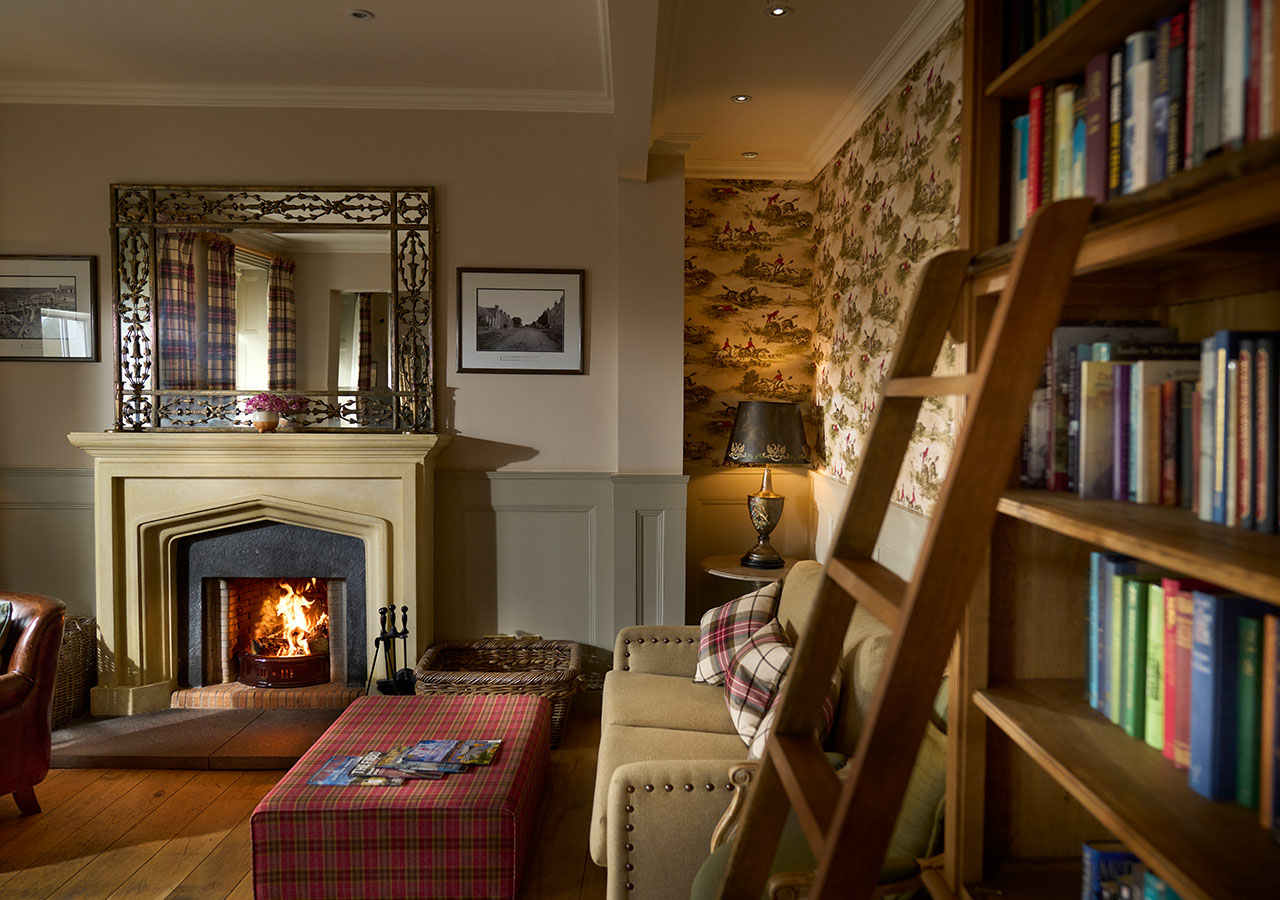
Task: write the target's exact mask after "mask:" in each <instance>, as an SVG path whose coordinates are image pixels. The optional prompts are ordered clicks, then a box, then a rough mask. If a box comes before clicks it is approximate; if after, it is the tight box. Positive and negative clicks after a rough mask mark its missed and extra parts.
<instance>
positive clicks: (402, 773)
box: [307, 738, 502, 787]
mask: <svg viewBox="0 0 1280 900" xmlns="http://www.w3.org/2000/svg"><path fill="white" fill-rule="evenodd" d="M501 744H502V741H501V740H487V739H486V740H472V739H467V740H436V739H430V738H428V739H423V740H421V741H418V742H417V743H415V744H403V745H400V746H396V747H391V748H389V749H378V750H370V751H369V752H367V753H363V754H361V755H359V756H332V757H330V758H329V760H328V761H327V762H326V763H325V764H324V766H322V767H321V769H320V771H319V772H317V773H316V774H315V775H313V776H312V777H311V778H310V779H309V780H308V781H307V784H316V785H329V786H341V787H347V786H353V785H354V786H358V787H399V786H400V785H402V784H404V783H405V781H408V780H413V779H426V780H431V781H436V780H439V779H441V778H444V777H445V776H446V775H450V774H459V773H462V772H466V771H467V770H468V769H469V768H470V767H471V766H487V765H489V764H490V763H491V762H493V758H494V755H495V754H496V753H497V752H498V747H499V746H500V745H501Z"/></svg>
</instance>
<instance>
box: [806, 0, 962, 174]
mask: <svg viewBox="0 0 1280 900" xmlns="http://www.w3.org/2000/svg"><path fill="white" fill-rule="evenodd" d="M963 10H964V3H963V0H923V2H921V3H920V4H919V5H918V6H917V7H916V8H915V11H914V12H912V13H911V16H910V18H908V19H907V21H906V22H905V23H904V24H903V26H902V27H901V28H899V29H898V33H897V34H895V35H894V36H893V40H891V41H889V43H888V44H887V45H886V46H885V48H884V50H883V51H882V52H881V53H880V55H879V56H878V57H877V58H876V61H875V62H874V63H872V64H871V68H870V69H868V70H867V73H866V74H865V75H863V76H862V79H861V80H860V81H859V82H858V84H857V85H856V86H855V87H854V89H853V91H852V93H850V94H849V96H848V97H847V98H846V99H845V101H844V103H842V104H841V105H840V108H839V109H838V110H836V114H835V115H834V116H832V117H831V121H830V122H828V123H827V126H826V127H825V128H824V129H823V130H822V131H821V132H819V134H818V136H817V137H816V138H815V139H814V141H813V144H812V145H810V147H809V150H808V152H807V153H806V154H805V162H804V167H805V171H806V172H808V173H809V174H808V177H809V178H816V177H817V176H818V174H819V173H821V171H822V169H823V167H824V166H825V165H826V164H827V162H828V161H830V159H831V157H833V156H835V154H836V151H837V150H839V149H840V146H841V145H842V144H843V143H844V142H845V141H846V140H847V139H848V138H849V136H850V135H852V134H853V133H854V132H855V131H856V130H857V129H858V127H859V126H860V125H861V124H862V123H863V121H865V119H866V117H867V116H868V115H870V114H871V111H872V110H874V109H875V108H876V106H877V105H878V104H879V103H880V101H881V100H883V99H884V98H885V95H886V94H888V93H889V91H890V89H892V88H893V86H894V85H895V84H897V83H898V81H899V80H900V79H901V78H902V77H903V76H904V75H906V74H907V71H908V70H909V69H910V68H911V67H912V66H913V65H915V63H916V60H918V59H919V58H920V57H921V56H922V55H923V54H924V52H925V51H926V50H928V49H929V47H930V46H932V45H933V42H934V41H936V40H937V39H938V38H939V37H941V36H942V33H943V32H944V31H946V30H947V28H948V27H950V25H951V23H952V22H953V21H954V20H955V18H956V16H958V15H960V13H961V12H962V11H963Z"/></svg>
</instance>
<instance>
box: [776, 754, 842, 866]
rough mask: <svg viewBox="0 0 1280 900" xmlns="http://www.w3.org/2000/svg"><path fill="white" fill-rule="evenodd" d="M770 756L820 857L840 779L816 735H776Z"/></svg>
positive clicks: (811, 845) (802, 826)
mask: <svg viewBox="0 0 1280 900" xmlns="http://www.w3.org/2000/svg"><path fill="white" fill-rule="evenodd" d="M768 752H769V755H770V757H772V759H773V765H774V768H776V769H777V771H778V777H779V778H780V779H781V780H782V785H783V787H784V788H785V789H786V791H787V796H788V797H789V798H790V800H791V808H792V809H794V810H795V812H796V820H797V821H798V822H799V823H800V827H801V828H802V829H803V830H804V835H805V837H806V838H808V840H809V846H810V847H812V848H813V851H814V855H815V856H816V855H818V854H819V848H820V847H821V846H822V842H823V841H824V840H826V836H827V830H828V829H829V828H830V827H831V817H832V816H833V815H834V814H835V809H836V801H837V800H838V799H839V797H840V779H839V778H837V777H836V771H835V769H833V768H831V762H830V760H828V759H827V757H826V754H825V753H823V751H822V747H821V745H819V744H818V741H817V739H816V738H814V737H813V736H812V735H807V736H805V737H798V736H796V735H789V734H778V733H777V732H776V731H775V732H774V733H773V734H772V735H771V736H770V737H769V751H768Z"/></svg>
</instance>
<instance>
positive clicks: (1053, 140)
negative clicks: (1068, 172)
mask: <svg viewBox="0 0 1280 900" xmlns="http://www.w3.org/2000/svg"><path fill="white" fill-rule="evenodd" d="M1056 123H1057V106H1056V104H1055V103H1054V84H1053V83H1048V84H1046V85H1045V86H1044V104H1043V105H1042V106H1041V108H1040V136H1041V140H1042V142H1043V145H1044V146H1043V147H1042V148H1041V153H1040V172H1039V175H1040V201H1041V203H1051V202H1053V187H1054V183H1055V181H1056V172H1055V166H1056V165H1057V163H1058V143H1057V127H1056ZM1033 176H1034V173H1032V175H1031V176H1028V177H1033Z"/></svg>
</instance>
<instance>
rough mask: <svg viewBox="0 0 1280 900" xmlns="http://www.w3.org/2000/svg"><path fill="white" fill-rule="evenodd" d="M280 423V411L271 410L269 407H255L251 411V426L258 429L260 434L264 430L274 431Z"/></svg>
mask: <svg viewBox="0 0 1280 900" xmlns="http://www.w3.org/2000/svg"><path fill="white" fill-rule="evenodd" d="M279 425H280V413H278V412H272V411H271V410H269V409H256V410H254V411H253V427H254V428H256V429H258V433H259V434H261V433H262V432H264V431H275V430H276V428H277V427H278V426H279Z"/></svg>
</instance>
